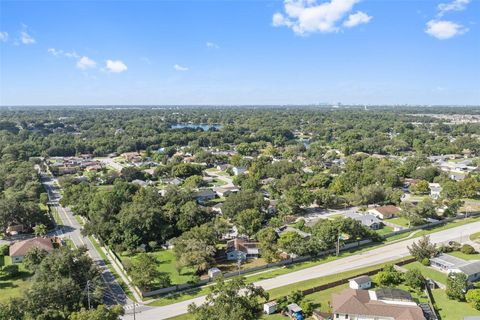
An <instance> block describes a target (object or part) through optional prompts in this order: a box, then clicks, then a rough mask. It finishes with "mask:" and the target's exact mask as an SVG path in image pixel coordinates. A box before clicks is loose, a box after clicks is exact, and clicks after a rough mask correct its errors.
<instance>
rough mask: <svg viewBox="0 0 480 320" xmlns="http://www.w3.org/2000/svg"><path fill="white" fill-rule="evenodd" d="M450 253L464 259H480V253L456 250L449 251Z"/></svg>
mask: <svg viewBox="0 0 480 320" xmlns="http://www.w3.org/2000/svg"><path fill="white" fill-rule="evenodd" d="M448 254H449V255H452V256H455V257H457V258H460V259H463V260H480V253H474V254H465V253H463V252H460V251H454V252H449V253H448Z"/></svg>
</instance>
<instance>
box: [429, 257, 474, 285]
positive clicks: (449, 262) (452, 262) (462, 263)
mask: <svg viewBox="0 0 480 320" xmlns="http://www.w3.org/2000/svg"><path fill="white" fill-rule="evenodd" d="M430 265H431V266H432V267H434V268H436V269H438V270H440V271H442V272H445V273H451V272H455V273H457V272H461V273H464V274H465V275H466V276H467V281H468V282H470V283H471V282H474V281H477V280H479V279H480V260H468V261H467V260H463V259H460V258H457V257H454V256H451V255H449V254H445V253H441V254H439V255H438V256H436V257H434V258H432V259H430Z"/></svg>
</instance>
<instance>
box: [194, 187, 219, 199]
mask: <svg viewBox="0 0 480 320" xmlns="http://www.w3.org/2000/svg"><path fill="white" fill-rule="evenodd" d="M216 195H217V194H216V193H215V192H213V191H212V190H210V189H208V190H203V191H200V192H198V193H197V194H196V195H195V196H196V197H215V196H216Z"/></svg>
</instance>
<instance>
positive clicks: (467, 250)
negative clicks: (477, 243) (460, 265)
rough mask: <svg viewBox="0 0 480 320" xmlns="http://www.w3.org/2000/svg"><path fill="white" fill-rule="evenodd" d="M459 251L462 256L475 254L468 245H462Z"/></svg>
mask: <svg viewBox="0 0 480 320" xmlns="http://www.w3.org/2000/svg"><path fill="white" fill-rule="evenodd" d="M460 251H461V252H462V253H464V254H474V253H476V251H475V249H474V248H473V247H472V246H471V245H469V244H464V245H463V246H462V248H461V249H460Z"/></svg>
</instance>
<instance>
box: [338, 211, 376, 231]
mask: <svg viewBox="0 0 480 320" xmlns="http://www.w3.org/2000/svg"><path fill="white" fill-rule="evenodd" d="M344 217H345V218H350V219H353V220H357V221H359V222H360V223H361V224H362V225H364V226H366V227H369V228H370V229H373V230H377V229H381V228H382V226H383V223H382V221H380V219H378V218H377V216H375V215H373V214H358V213H346V214H344Z"/></svg>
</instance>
